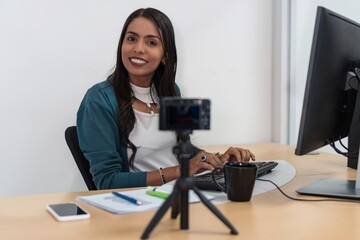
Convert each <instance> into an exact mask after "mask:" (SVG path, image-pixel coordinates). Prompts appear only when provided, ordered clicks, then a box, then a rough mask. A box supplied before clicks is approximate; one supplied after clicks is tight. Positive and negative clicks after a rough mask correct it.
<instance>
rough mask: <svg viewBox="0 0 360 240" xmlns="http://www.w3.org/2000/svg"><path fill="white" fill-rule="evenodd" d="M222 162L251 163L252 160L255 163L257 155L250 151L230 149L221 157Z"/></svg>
mask: <svg viewBox="0 0 360 240" xmlns="http://www.w3.org/2000/svg"><path fill="white" fill-rule="evenodd" d="M219 158H220V160H221V162H223V163H226V162H249V161H250V159H251V160H253V161H255V155H254V154H253V153H252V152H251V151H250V150H248V149H243V148H238V147H230V148H229V149H228V150H226V152H225V153H224V154H222V155H219Z"/></svg>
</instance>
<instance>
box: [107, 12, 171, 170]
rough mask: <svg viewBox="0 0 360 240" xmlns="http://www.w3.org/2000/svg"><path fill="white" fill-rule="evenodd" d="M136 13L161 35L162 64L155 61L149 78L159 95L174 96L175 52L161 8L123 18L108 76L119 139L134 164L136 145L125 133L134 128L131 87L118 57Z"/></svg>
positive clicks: (167, 23) (168, 21)
mask: <svg viewBox="0 0 360 240" xmlns="http://www.w3.org/2000/svg"><path fill="white" fill-rule="evenodd" d="M137 17H145V18H147V19H149V20H151V21H152V22H153V23H154V24H155V25H156V26H157V28H158V30H159V35H160V36H161V38H162V44H163V49H164V60H165V64H159V66H158V68H157V69H156V71H155V74H154V76H153V78H152V82H151V84H150V86H152V85H153V86H154V87H155V89H156V92H157V94H158V96H159V97H164V96H176V90H175V75H176V65H177V54H176V45H175V34H174V28H173V26H172V23H171V21H170V19H169V18H168V17H167V16H166V15H165V14H164V13H162V12H161V11H159V10H157V9H154V8H141V9H138V10H136V11H134V12H133V13H132V14H130V16H129V17H128V18H127V19H126V21H125V23H124V26H123V29H122V32H121V36H120V40H119V45H118V50H117V62H116V66H115V70H114V72H113V73H112V74H111V75H110V76H109V78H108V80H109V81H110V82H111V83H112V84H113V86H114V90H115V96H116V100H117V103H118V119H117V124H118V127H119V134H120V142H121V144H122V145H124V146H126V147H130V148H131V150H132V152H133V153H132V155H131V156H130V158H129V164H130V166H133V165H134V159H135V154H136V150H137V148H136V146H135V145H134V144H133V143H132V142H131V141H130V140H129V134H130V132H131V131H132V130H133V128H134V124H135V114H134V111H133V109H132V103H133V91H132V89H131V86H130V81H129V76H128V72H127V70H126V68H125V66H124V64H123V62H122V59H121V54H122V52H121V46H122V44H123V42H124V38H125V35H126V31H127V28H128V26H129V24H130V23H131V22H132V21H133V20H134V19H135V18H137Z"/></svg>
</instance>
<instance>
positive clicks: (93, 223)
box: [0, 144, 360, 240]
mask: <svg viewBox="0 0 360 240" xmlns="http://www.w3.org/2000/svg"><path fill="white" fill-rule="evenodd" d="M241 147H246V148H249V149H252V151H253V152H254V153H255V154H256V157H257V159H258V160H269V159H283V160H287V161H288V162H290V163H291V164H293V165H294V166H295V168H296V170H297V176H296V177H295V179H294V180H292V181H291V182H290V183H288V184H286V185H285V186H283V187H282V189H283V190H284V191H285V192H287V193H288V194H290V195H291V196H297V194H296V193H295V190H296V189H297V188H299V187H301V186H303V185H305V184H307V183H309V182H311V181H313V180H316V179H319V178H322V177H332V178H349V179H355V174H356V171H354V170H353V169H348V168H347V167H346V160H345V158H344V157H341V156H339V155H332V154H325V153H324V154H320V155H313V156H310V155H309V156H295V155H294V148H292V147H289V146H286V145H280V144H252V145H241ZM206 149H207V150H209V151H211V152H217V151H220V152H222V151H224V150H225V149H226V146H217V147H207V148H206ZM101 192H105V191H98V192H78V193H61V194H47V195H31V196H16V197H2V198H0V207H1V210H0V239H6V240H8V239H36V240H41V239H44V240H50V239H77V240H78V239H86V240H89V239H101V240H106V239H116V240H118V239H139V238H140V236H141V235H142V232H143V230H144V229H145V227H146V226H147V224H148V223H149V221H150V220H151V218H152V217H153V215H154V213H155V212H156V211H155V210H154V211H148V212H142V213H133V214H128V215H117V214H112V213H108V212H105V211H103V210H100V209H98V208H95V207H93V206H90V205H87V204H85V203H82V202H80V203H79V204H80V205H81V206H83V207H84V208H85V209H86V210H88V211H89V212H90V213H91V215H92V216H91V218H90V219H89V220H83V221H74V222H57V221H56V220H54V219H53V218H52V216H51V215H50V214H49V213H48V212H47V211H46V209H45V205H46V204H48V203H60V202H68V201H74V199H75V197H76V196H79V195H90V194H94V193H101ZM301 197H304V196H301ZM307 198H313V199H314V198H315V197H307ZM217 208H218V209H219V210H220V211H221V212H222V213H223V214H224V215H225V216H226V217H227V218H228V220H229V221H230V222H231V223H232V224H233V225H234V226H235V228H236V229H237V230H238V231H239V235H235V236H233V235H230V234H229V230H228V228H227V227H225V225H224V224H223V223H222V222H221V221H220V220H218V219H217V218H216V216H214V215H213V214H212V213H211V212H210V211H209V210H208V209H207V208H206V207H205V206H204V205H203V204H201V203H197V204H191V205H190V217H189V226H190V228H189V230H179V227H180V224H179V217H178V218H177V219H176V220H172V219H171V218H170V211H168V213H167V214H166V215H165V216H164V217H163V219H162V220H161V222H160V224H158V225H157V226H156V228H155V229H154V231H153V232H152V233H151V235H150V239H167V240H168V239H172V240H175V239H196V240H198V239H208V240H210V239H216V240H217V239H244V240H250V239H251V240H256V239H262V240H263V239H272V240H273V239H274V240H278V239H287V240H288V239H291V240H294V239H301V240H303V239H319V240H320V239H326V240H328V239H334V240H335V239H336V240H339V239H360V227H359V226H360V207H359V204H357V203H341V202H299V201H293V200H289V199H287V198H285V197H284V196H283V195H281V194H280V193H279V191H278V190H272V191H270V192H267V193H264V194H260V195H257V196H255V197H253V198H252V200H251V202H247V203H235V202H231V203H226V204H221V205H217Z"/></svg>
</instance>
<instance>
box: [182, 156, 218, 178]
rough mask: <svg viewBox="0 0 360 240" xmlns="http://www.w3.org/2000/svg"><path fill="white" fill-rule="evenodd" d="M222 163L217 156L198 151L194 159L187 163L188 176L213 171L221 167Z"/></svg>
mask: <svg viewBox="0 0 360 240" xmlns="http://www.w3.org/2000/svg"><path fill="white" fill-rule="evenodd" d="M222 165H223V163H222V161H221V160H220V159H219V157H218V156H216V155H214V154H212V153H208V152H205V151H200V152H199V153H198V154H197V155H196V156H195V157H193V158H192V159H190V161H189V175H190V176H193V175H194V174H196V173H200V172H203V171H205V170H210V171H212V170H214V168H216V167H220V166H222Z"/></svg>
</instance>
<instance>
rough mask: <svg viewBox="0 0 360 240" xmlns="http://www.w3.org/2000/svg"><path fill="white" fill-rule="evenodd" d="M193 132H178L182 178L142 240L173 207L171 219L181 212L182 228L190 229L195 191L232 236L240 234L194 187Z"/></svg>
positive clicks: (177, 147)
mask: <svg viewBox="0 0 360 240" xmlns="http://www.w3.org/2000/svg"><path fill="white" fill-rule="evenodd" d="M190 133H191V131H178V132H177V138H178V145H176V146H175V147H174V149H173V152H174V154H176V155H177V158H178V160H179V164H180V171H181V174H180V178H179V179H178V180H177V181H176V183H175V186H174V189H173V192H172V193H171V194H170V196H169V197H168V198H167V199H166V200H165V202H164V203H163V205H162V206H161V207H160V208H159V210H158V211H157V212H156V214H155V216H154V217H153V218H152V219H151V221H150V223H149V224H148V226H147V227H146V229H145V231H144V232H143V235H142V236H141V239H147V238H148V237H149V234H150V233H151V231H152V230H153V229H154V228H155V226H156V225H157V224H158V222H159V221H160V220H161V218H162V217H163V216H164V214H165V213H166V211H167V210H168V209H169V207H170V206H172V211H171V218H172V219H175V218H176V217H177V215H178V214H179V212H180V214H181V215H180V217H181V218H180V228H181V229H189V190H193V191H194V192H195V193H196V195H197V196H198V197H199V198H200V200H201V201H202V202H203V203H204V204H205V206H206V207H207V208H209V209H210V211H212V212H213V213H214V214H215V215H216V216H217V217H218V218H219V219H220V220H221V221H222V222H223V223H224V224H225V225H226V226H228V228H229V229H230V230H231V231H230V233H231V234H234V235H236V234H238V232H237V230H236V229H235V228H234V227H233V226H232V225H231V223H230V222H229V221H228V220H227V219H226V218H225V217H224V216H223V215H222V214H221V213H220V212H219V210H217V208H215V206H214V205H213V204H212V203H211V202H210V201H209V200H208V199H206V197H204V195H203V194H202V193H201V192H200V190H199V189H198V188H197V187H196V186H194V183H193V180H192V178H191V177H189V159H190V157H191V152H192V145H191V143H190V136H189V135H190Z"/></svg>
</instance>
